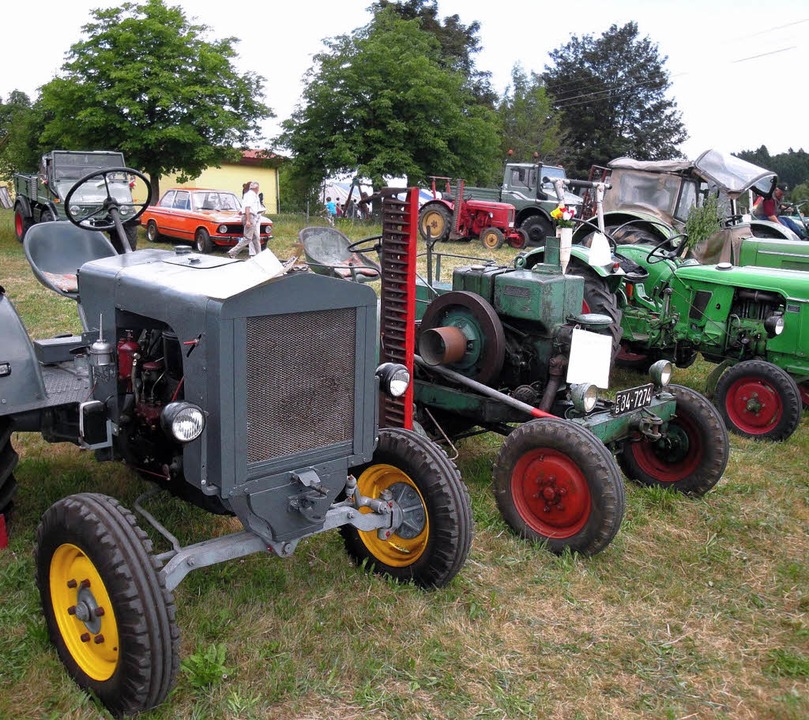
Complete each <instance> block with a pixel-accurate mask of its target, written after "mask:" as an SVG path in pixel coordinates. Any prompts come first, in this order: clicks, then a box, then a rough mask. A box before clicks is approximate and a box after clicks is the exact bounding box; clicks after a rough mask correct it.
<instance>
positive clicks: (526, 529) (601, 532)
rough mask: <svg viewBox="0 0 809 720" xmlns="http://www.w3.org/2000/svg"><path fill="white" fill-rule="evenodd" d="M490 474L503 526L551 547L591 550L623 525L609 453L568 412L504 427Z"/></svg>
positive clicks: (619, 485) (618, 482)
mask: <svg viewBox="0 0 809 720" xmlns="http://www.w3.org/2000/svg"><path fill="white" fill-rule="evenodd" d="M492 479H493V481H494V495H495V500H496V501H497V507H498V508H499V509H500V513H501V514H502V516H503V519H504V520H505V521H506V523H507V524H508V525H509V527H511V528H512V529H513V530H514V532H516V533H517V534H518V535H519V536H520V537H523V538H527V539H529V540H535V541H539V542H544V543H546V544H547V547H548V549H549V550H551V551H552V552H555V553H561V552H563V551H565V550H571V551H573V552H578V553H581V554H583V555H595V554H596V553H598V552H601V551H602V550H603V549H604V548H606V547H607V546H608V545H609V544H610V542H612V539H613V538H614V537H615V535H616V534H617V532H618V530H619V528H620V527H621V521H622V520H623V516H624V507H625V503H626V500H625V497H624V485H623V480H622V478H621V473H620V472H619V471H618V466H617V465H616V463H615V458H613V456H612V454H611V453H610V451H609V450H608V449H607V448H606V446H605V445H604V444H603V443H602V442H601V441H600V440H599V439H598V438H597V437H596V436H595V435H593V434H592V433H591V432H590V431H589V430H587V429H585V428H583V427H581V426H580V425H576V424H575V423H572V422H569V421H567V420H562V419H556V418H547V419H541V420H532V421H530V422H527V423H525V424H524V425H521V426H520V427H518V428H517V429H516V430H514V431H513V432H512V433H510V434H509V435H508V436H507V437H506V439H505V441H504V442H503V445H502V447H501V448H500V452H499V453H498V455H497V459H496V460H495V463H494V472H493V475H492Z"/></svg>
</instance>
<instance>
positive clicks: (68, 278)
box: [23, 220, 118, 300]
mask: <svg viewBox="0 0 809 720" xmlns="http://www.w3.org/2000/svg"><path fill="white" fill-rule="evenodd" d="M23 249H24V250H25V257H26V258H27V259H28V262H29V263H30V265H31V269H32V270H33V272H34V276H35V277H36V279H37V280H39V282H41V283H42V284H43V285H44V286H45V287H46V288H50V289H51V290H53V291H54V292H56V293H59V294H60V295H64V296H65V297H69V298H71V299H72V300H78V297H79V283H78V277H77V274H78V270H79V268H80V267H81V266H82V265H84V263H86V262H89V261H90V260H99V259H100V258H105V257H112V256H114V255H117V254H118V253H116V252H115V248H114V247H113V246H112V243H111V242H110V241H109V239H108V238H107V236H106V235H105V234H103V233H101V232H98V231H97V230H85V229H84V228H80V227H78V226H77V225H74V224H73V223H71V222H69V221H67V220H55V221H53V222H44V223H37V224H36V225H34V226H33V227H31V228H29V230H28V232H26V233H25V238H24V240H23Z"/></svg>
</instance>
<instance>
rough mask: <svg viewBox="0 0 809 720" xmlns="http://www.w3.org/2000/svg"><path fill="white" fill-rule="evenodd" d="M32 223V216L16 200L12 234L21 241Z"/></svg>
mask: <svg viewBox="0 0 809 720" xmlns="http://www.w3.org/2000/svg"><path fill="white" fill-rule="evenodd" d="M33 224H34V221H33V218H31V216H30V215H29V214H28V213H26V212H25V210H24V209H23V207H22V205H21V204H20V203H19V202H18V203H17V204H16V205H15V206H14V234H15V235H16V236H17V240H19V241H20V242H22V241H23V240H24V239H25V233H27V232H28V230H29V228H30V227H31V225H33Z"/></svg>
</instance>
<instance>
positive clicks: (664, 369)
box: [649, 360, 672, 387]
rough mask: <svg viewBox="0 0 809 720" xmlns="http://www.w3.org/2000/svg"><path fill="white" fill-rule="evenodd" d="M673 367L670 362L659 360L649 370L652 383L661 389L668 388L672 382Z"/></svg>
mask: <svg viewBox="0 0 809 720" xmlns="http://www.w3.org/2000/svg"><path fill="white" fill-rule="evenodd" d="M671 374H672V367H671V362H669V361H668V360H658V361H657V362H656V363H654V365H652V367H650V368H649V375H650V376H651V378H652V382H653V383H654V384H655V385H658V386H660V387H666V385H668V384H669V383H670V382H671Z"/></svg>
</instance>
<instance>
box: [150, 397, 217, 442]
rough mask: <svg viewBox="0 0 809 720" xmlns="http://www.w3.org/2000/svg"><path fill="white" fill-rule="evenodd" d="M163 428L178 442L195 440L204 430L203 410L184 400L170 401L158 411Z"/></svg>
mask: <svg viewBox="0 0 809 720" xmlns="http://www.w3.org/2000/svg"><path fill="white" fill-rule="evenodd" d="M160 423H161V425H162V427H163V430H164V431H165V432H166V433H167V434H168V435H169V436H170V437H171V438H173V439H174V440H176V441H177V442H179V443H183V444H186V443H190V442H193V441H194V440H196V439H197V438H198V437H199V436H200V435H202V433H203V432H204V430H205V424H206V420H205V412H204V411H203V410H202V408H201V407H199V406H198V405H194V403H190V402H188V401H186V400H179V401H177V402H171V403H169V404H168V405H166V407H164V408H163V411H162V412H161V413H160Z"/></svg>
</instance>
